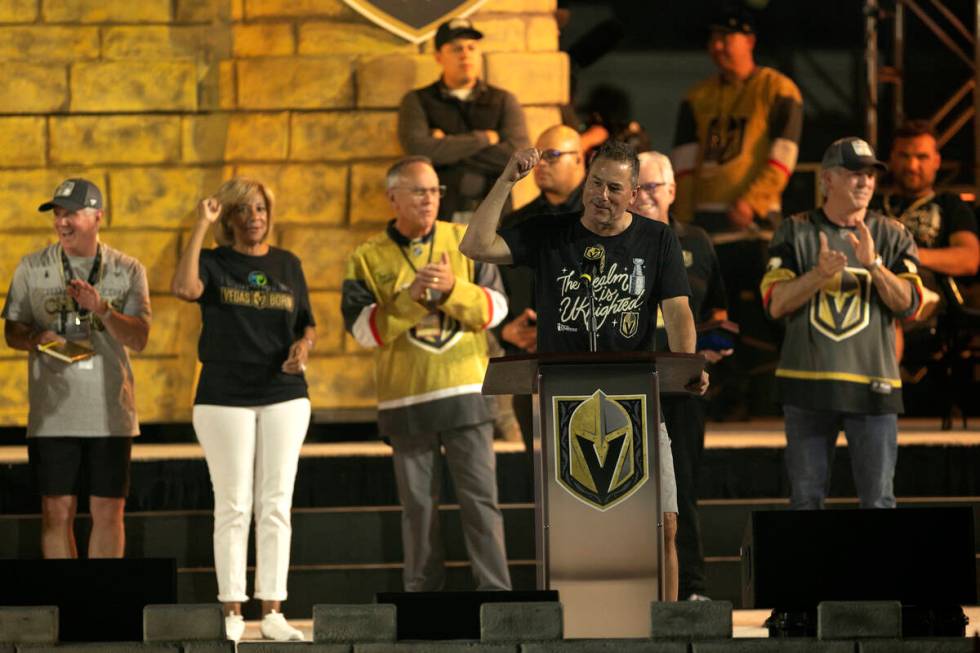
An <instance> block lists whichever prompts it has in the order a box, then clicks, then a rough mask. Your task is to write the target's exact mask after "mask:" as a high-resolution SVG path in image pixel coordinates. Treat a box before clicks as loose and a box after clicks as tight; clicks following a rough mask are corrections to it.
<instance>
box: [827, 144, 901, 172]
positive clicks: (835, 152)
mask: <svg viewBox="0 0 980 653" xmlns="http://www.w3.org/2000/svg"><path fill="white" fill-rule="evenodd" d="M820 167H821V168H846V169H847V170H851V171H857V170H864V169H865V168H877V169H878V170H881V171H882V172H884V171H885V170H888V166H886V165H885V164H884V163H882V162H881V161H879V160H878V159H876V158H875V151H874V150H873V149H871V146H870V145H868V143H867V141H863V140H861V139H860V138H857V137H856V136H849V137H847V138H839V139H837V140H836V141H834V142H833V143H831V144H830V147H828V148H827V151H826V152H824V153H823V160H822V161H821V162H820Z"/></svg>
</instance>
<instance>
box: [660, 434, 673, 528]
mask: <svg viewBox="0 0 980 653" xmlns="http://www.w3.org/2000/svg"><path fill="white" fill-rule="evenodd" d="M658 440H659V442H660V509H661V511H662V512H677V479H675V478H674V455H673V454H672V453H671V452H670V438H669V437H668V436H667V425H666V424H664V423H663V422H660V437H659V438H658Z"/></svg>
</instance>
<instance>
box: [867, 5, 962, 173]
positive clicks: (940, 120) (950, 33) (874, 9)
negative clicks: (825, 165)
mask: <svg viewBox="0 0 980 653" xmlns="http://www.w3.org/2000/svg"><path fill="white" fill-rule="evenodd" d="M864 7H865V23H864V36H865V47H864V61H865V74H866V85H865V87H866V89H867V98H866V112H865V125H864V126H865V134H866V136H867V139H868V141H869V142H870V143H871V144H872V145H874V146H875V147H876V148H877V146H878V141H879V138H878V137H879V120H878V117H879V115H880V110H881V107H880V104H879V98H880V90H881V88H882V85H884V84H890V85H892V91H893V92H892V93H891V100H892V101H891V111H892V121H893V122H892V124H894V125H898V124H900V123H901V122H902V121H903V120H904V118H905V92H904V91H905V88H904V86H905V57H906V52H907V50H908V49H912V47H914V44H908V43H907V39H908V29H907V28H908V24H907V21H908V20H911V19H915V20H918V21H920V22H921V23H922V24H923V25H924V26H925V27H926V29H927V30H928V31H929V32H930V33H931V34H932V36H934V37H935V38H936V39H937V40H938V41H939V43H941V44H942V45H943V46H944V51H945V52H946V53H948V56H949V58H950V61H953V60H956V59H959V60H961V61H962V62H964V63H965V64H966V66H967V70H968V76H967V78H966V79H965V80H963V83H962V84H960V85H959V86H957V87H956V88H954V89H950V92H949V93H948V94H947V95H945V96H939V97H937V98H936V100H937V103H939V105H938V106H937V107H936V108H935V110H934V111H933V112H932V114H931V115H930V116H928V118H927V120H928V121H929V124H930V125H932V127H933V129H935V131H936V135H937V141H938V144H939V147H940V149H942V147H943V146H944V145H946V144H947V143H948V142H949V141H950V139H952V138H953V137H954V136H955V135H956V134H958V133H959V132H960V131H962V130H964V129H967V128H970V127H972V131H973V161H972V164H973V169H972V172H973V174H972V176H971V182H970V185H971V186H972V187H973V189H974V191H976V189H977V188H978V187H980V120H978V118H977V117H978V116H980V88H978V86H977V72H978V71H980V47H978V45H977V44H978V43H980V0H975V1H974V2H973V3H972V6H971V7H970V8H971V9H972V10H973V16H972V17H971V19H972V20H971V22H970V23H969V24H968V23H965V22H964V21H963V20H962V19H961V18H960V17H958V16H957V15H956V14H955V13H954V12H953V11H952V10H951V9H950V8H949V6H948V0H865V1H864ZM888 27H890V29H891V44H890V46H891V47H890V48H887V51H886V49H885V48H881V47H879V44H880V39H879V36H880V35H881V33H882V32H883V28H888ZM907 46H908V47H907ZM966 163H967V162H964V164H966Z"/></svg>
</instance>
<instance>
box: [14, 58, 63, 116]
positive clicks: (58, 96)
mask: <svg viewBox="0 0 980 653" xmlns="http://www.w3.org/2000/svg"><path fill="white" fill-rule="evenodd" d="M0 79H2V80H3V83H2V84H0V113H49V112H55V111H63V110H64V109H65V108H66V107H67V106H68V70H67V69H66V68H65V66H63V65H44V64H34V63H20V62H4V63H0Z"/></svg>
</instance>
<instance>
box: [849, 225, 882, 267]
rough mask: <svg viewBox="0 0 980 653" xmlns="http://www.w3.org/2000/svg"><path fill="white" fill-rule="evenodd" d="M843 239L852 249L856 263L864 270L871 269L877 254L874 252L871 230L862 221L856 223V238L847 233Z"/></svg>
mask: <svg viewBox="0 0 980 653" xmlns="http://www.w3.org/2000/svg"><path fill="white" fill-rule="evenodd" d="M844 237H845V238H846V239H847V242H849V243H850V244H851V247H853V248H854V256H855V257H856V258H857V260H858V263H860V264H861V265H863V266H864V267H866V268H868V267H871V266H872V265H873V264H874V262H875V259H876V258H878V253H877V252H876V251H875V240H874V238H873V237H872V235H871V230H870V229H868V225H866V224H864V220H858V222H857V236H855V235H854V234H852V233H850V232H848V233H846V234H844Z"/></svg>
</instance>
